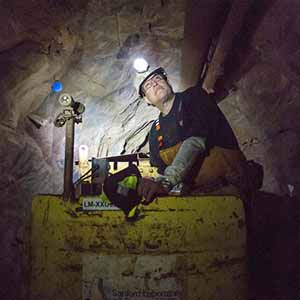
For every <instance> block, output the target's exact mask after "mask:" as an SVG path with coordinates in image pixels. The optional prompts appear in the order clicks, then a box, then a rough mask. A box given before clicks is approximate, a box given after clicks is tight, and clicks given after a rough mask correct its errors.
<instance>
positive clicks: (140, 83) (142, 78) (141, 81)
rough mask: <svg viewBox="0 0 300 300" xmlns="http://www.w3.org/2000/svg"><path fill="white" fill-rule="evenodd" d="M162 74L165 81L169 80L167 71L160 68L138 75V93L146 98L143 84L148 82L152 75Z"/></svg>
mask: <svg viewBox="0 0 300 300" xmlns="http://www.w3.org/2000/svg"><path fill="white" fill-rule="evenodd" d="M156 74H160V75H161V76H162V77H163V78H164V79H165V80H166V79H167V73H166V71H165V70H164V69H163V68H161V67H159V68H156V69H154V70H153V69H152V70H149V71H146V72H143V73H138V74H137V77H136V85H135V86H136V87H137V90H138V93H139V95H140V96H141V97H144V96H145V93H144V90H143V84H144V83H145V82H146V80H147V79H149V78H150V77H151V76H152V75H156Z"/></svg>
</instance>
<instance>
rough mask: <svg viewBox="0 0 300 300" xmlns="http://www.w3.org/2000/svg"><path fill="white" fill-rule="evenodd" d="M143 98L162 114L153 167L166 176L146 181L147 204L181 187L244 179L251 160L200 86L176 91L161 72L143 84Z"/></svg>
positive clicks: (142, 185) (155, 129)
mask: <svg viewBox="0 0 300 300" xmlns="http://www.w3.org/2000/svg"><path fill="white" fill-rule="evenodd" d="M139 94H140V96H141V97H143V98H144V99H145V101H146V102H147V103H149V104H150V105H153V106H155V107H157V108H158V109H159V111H160V114H159V118H158V119H157V120H156V121H155V122H154V124H153V126H152V128H151V131H150V137H149V146H150V163H151V165H153V166H155V167H157V168H158V173H159V174H160V176H159V177H158V178H156V179H150V178H142V179H140V182H139V185H138V193H139V195H140V196H143V197H144V199H145V200H144V203H145V204H149V203H150V202H152V201H153V200H154V199H155V197H157V196H159V195H167V194H168V192H169V191H170V190H171V189H172V188H173V187H174V186H176V185H177V184H179V183H184V184H185V185H187V186H189V187H191V188H192V189H198V190H200V191H201V190H202V191H211V190H213V189H214V188H217V187H219V186H221V185H226V184H228V183H229V182H230V178H236V177H238V176H240V174H239V172H240V170H241V168H240V166H241V163H242V162H243V161H245V157H244V155H243V154H242V152H241V151H240V149H239V146H238V142H237V139H236V137H235V135H234V133H233V131H232V129H231V127H230V125H229V123H228V121H227V120H226V118H225V116H224V115H223V113H222V112H221V110H220V109H219V107H218V105H217V104H216V103H215V101H214V100H213V99H212V98H211V96H209V95H208V94H207V93H206V92H205V91H204V90H203V89H202V88H201V87H200V86H195V87H192V88H189V89H187V90H186V91H184V92H181V93H174V92H173V89H172V86H171V84H170V83H169V81H168V79H167V75H166V73H165V71H164V69H163V68H158V69H155V70H154V71H153V72H151V73H150V74H149V75H148V76H147V77H146V78H145V79H144V80H143V81H142V82H141V84H140V86H139Z"/></svg>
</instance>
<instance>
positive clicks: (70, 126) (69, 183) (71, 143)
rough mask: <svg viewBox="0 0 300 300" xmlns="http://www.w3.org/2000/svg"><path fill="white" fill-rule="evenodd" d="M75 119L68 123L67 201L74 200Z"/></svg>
mask: <svg viewBox="0 0 300 300" xmlns="http://www.w3.org/2000/svg"><path fill="white" fill-rule="evenodd" d="M74 127H75V121H74V118H70V119H69V120H67V122H66V142H65V169H64V194H63V199H64V200H65V201H72V200H73V195H74V193H73V162H74Z"/></svg>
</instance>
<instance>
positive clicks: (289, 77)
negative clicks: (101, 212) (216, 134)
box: [0, 0, 300, 299]
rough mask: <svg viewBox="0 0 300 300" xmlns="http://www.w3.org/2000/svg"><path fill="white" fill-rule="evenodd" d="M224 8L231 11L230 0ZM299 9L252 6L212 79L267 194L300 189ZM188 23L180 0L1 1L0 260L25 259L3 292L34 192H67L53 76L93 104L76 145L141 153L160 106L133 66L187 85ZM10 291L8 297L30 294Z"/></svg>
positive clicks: (292, 3)
mask: <svg viewBox="0 0 300 300" xmlns="http://www.w3.org/2000/svg"><path fill="white" fill-rule="evenodd" d="M208 2H209V0H207V1H204V0H203V1H201V3H202V4H203V5H205V4H207V3H208ZM221 2H222V1H221ZM222 3H223V5H224V6H225V7H224V10H223V12H225V10H226V7H228V3H229V4H230V1H229V2H228V1H225V2H222ZM224 3H225V4H224ZM219 8H220V7H219ZM221 11H222V9H221ZM299 15H300V3H299V1H296V0H285V1H280V0H277V1H275V0H274V1H254V4H253V6H252V7H251V9H250V11H249V14H248V15H247V16H246V18H245V23H244V25H243V28H242V31H241V34H239V35H238V36H237V37H236V38H235V40H234V43H233V48H232V49H231V51H230V53H229V56H228V57H227V59H226V62H225V65H224V73H223V75H222V76H220V78H219V80H218V82H217V90H218V91H220V95H219V96H220V97H221V98H224V95H225V96H226V97H225V98H224V100H223V101H222V102H221V103H220V106H221V109H222V110H223V111H224V112H225V114H226V116H227V117H228V119H229V121H230V122H231V124H232V126H233V128H234V130H235V132H236V134H237V136H238V138H239V142H240V145H241V147H242V149H243V150H244V152H245V153H246V155H247V157H248V158H249V159H256V160H257V161H259V162H261V163H262V164H263V165H264V167H265V181H264V189H265V190H268V191H273V192H277V193H281V194H285V193H287V184H289V183H290V184H293V185H295V187H296V193H297V191H298V193H299V187H300V182H299V176H298V174H299V172H300V164H299V161H300V160H299V155H300V154H299V153H300V144H299V135H300V128H299V124H300V114H299V109H300V102H299V97H300V73H299V61H300V51H299V49H300V30H299V28H300V19H299ZM225 17H226V14H225V15H223V17H222V16H221V17H220V18H215V21H216V23H215V24H220V23H223V22H225V20H226V18H225ZM209 20H210V19H208V21H209ZM184 22H185V1H184V0H173V1H171V0H164V1H163V0H161V1H153V0H151V1H149V0H140V1H133V0H126V1H125V0H119V1H113V0H112V1H108V0H102V1H100V0H98V1H97V0H90V1H67V0H52V1H46V0H44V1H43V0H39V1H37V0H36V1H17V0H11V1H4V0H2V1H0V23H1V38H0V90H1V104H2V105H1V110H0V141H1V143H0V157H1V174H2V176H1V178H0V189H1V204H2V205H3V207H7V209H5V210H2V211H1V218H0V220H1V224H0V225H1V231H3V232H5V234H4V235H3V236H2V237H1V238H2V240H1V241H2V245H5V247H3V249H2V250H3V251H2V252H3V253H4V255H2V257H4V259H3V262H4V264H5V265H6V266H8V267H7V269H8V270H10V267H9V266H11V265H12V264H13V263H14V264H15V265H18V266H20V267H18V268H17V270H16V271H15V272H10V271H7V274H11V275H10V276H6V277H5V278H4V279H3V280H4V281H3V285H4V286H6V287H7V289H6V290H3V291H1V293H2V294H0V295H1V298H4V295H9V294H8V293H9V292H8V289H9V287H12V286H19V282H20V281H21V280H22V272H24V268H22V267H21V266H23V265H24V258H23V256H22V255H21V253H22V251H23V250H24V249H23V248H22V247H23V246H22V245H23V244H22V243H24V240H26V236H27V235H26V232H27V231H26V230H27V229H26V227H25V226H24V224H28V222H29V216H30V201H31V195H32V194H33V193H41V192H44V193H60V192H61V190H62V182H63V180H62V175H63V158H64V155H63V153H64V130H63V129H58V128H55V127H54V126H53V120H54V117H55V116H56V114H57V112H58V111H59V110H60V107H59V105H58V103H57V95H54V94H52V93H51V92H50V87H51V83H52V82H53V81H54V80H55V79H60V80H61V81H62V82H63V84H64V91H65V92H69V93H71V94H72V95H73V97H74V98H75V99H76V100H79V101H81V102H83V103H84V104H85V105H86V112H85V113H84V122H83V124H82V125H79V126H77V128H76V143H75V149H77V148H78V146H79V145H80V144H87V145H88V146H89V149H90V156H98V155H99V156H101V155H106V154H109V155H114V154H120V153H124V152H125V153H130V152H133V151H136V150H138V149H139V148H140V145H142V144H143V141H144V139H145V136H146V134H147V131H148V129H149V122H150V121H151V120H153V119H154V118H155V117H156V115H157V111H156V110H154V109H151V108H150V107H147V106H146V105H145V103H143V102H139V101H138V100H137V96H136V91H135V89H134V77H135V74H134V72H133V70H132V61H133V59H134V58H135V57H136V56H137V55H143V56H145V57H146V58H147V59H148V61H149V62H150V64H151V65H162V66H164V67H165V68H166V69H167V71H168V73H169V74H170V80H171V82H172V83H173V84H174V86H175V89H178V88H180V74H181V66H180V62H181V49H182V46H183V39H184ZM217 27H218V26H217ZM218 32H220V28H215V29H214V30H213V33H214V34H213V35H214V36H215V37H216V38H215V39H213V42H214V43H215V44H217V36H218ZM187 65H188V64H187ZM223 91H225V93H223ZM37 125H38V126H37ZM38 127H39V128H38ZM139 150H142V151H147V147H146V146H145V147H143V148H142V149H139ZM76 155H77V150H76V152H75V158H76ZM11 290H12V291H13V292H12V293H15V294H14V295H13V294H11V295H10V296H11V298H12V299H13V298H16V297H17V294H16V293H20V294H24V293H25V290H23V289H19V290H16V289H11ZM10 292H11V291H10ZM6 298H7V297H6ZM8 298H9V297H8Z"/></svg>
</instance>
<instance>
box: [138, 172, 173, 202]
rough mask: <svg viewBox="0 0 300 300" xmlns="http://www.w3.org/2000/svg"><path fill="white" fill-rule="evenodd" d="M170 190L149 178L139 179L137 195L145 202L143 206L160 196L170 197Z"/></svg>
mask: <svg viewBox="0 0 300 300" xmlns="http://www.w3.org/2000/svg"><path fill="white" fill-rule="evenodd" d="M168 192H169V189H168V188H167V187H165V186H163V185H162V184H161V183H160V182H156V181H154V180H153V179H152V178H149V177H142V178H139V183H138V187H137V193H138V195H139V196H140V197H143V198H144V200H143V201H142V204H145V205H148V204H150V203H151V202H152V201H153V200H154V199H155V198H156V197H158V196H166V195H168Z"/></svg>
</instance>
